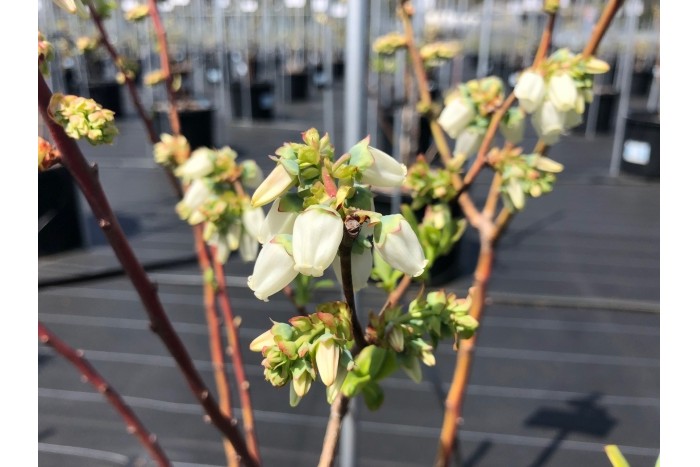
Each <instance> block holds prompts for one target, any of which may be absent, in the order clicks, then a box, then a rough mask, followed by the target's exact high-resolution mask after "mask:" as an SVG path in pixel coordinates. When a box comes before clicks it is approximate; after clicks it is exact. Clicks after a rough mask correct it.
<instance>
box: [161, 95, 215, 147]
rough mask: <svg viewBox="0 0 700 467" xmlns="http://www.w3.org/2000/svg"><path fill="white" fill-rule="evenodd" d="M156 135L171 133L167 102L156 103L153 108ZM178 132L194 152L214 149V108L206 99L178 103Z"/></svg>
mask: <svg viewBox="0 0 700 467" xmlns="http://www.w3.org/2000/svg"><path fill="white" fill-rule="evenodd" d="M153 114H154V118H153V123H154V126H155V130H156V133H158V134H161V133H172V129H171V128H170V120H169V118H168V104H167V102H157V103H156V104H155V105H154V108H153ZM178 115H179V117H180V132H181V133H182V135H183V136H184V137H185V138H187V141H188V142H189V143H190V147H191V148H192V149H193V150H194V149H197V148H199V147H202V146H206V147H208V148H211V147H214V108H213V106H212V104H211V102H209V101H208V100H206V99H191V100H187V101H182V102H180V103H179V108H178Z"/></svg>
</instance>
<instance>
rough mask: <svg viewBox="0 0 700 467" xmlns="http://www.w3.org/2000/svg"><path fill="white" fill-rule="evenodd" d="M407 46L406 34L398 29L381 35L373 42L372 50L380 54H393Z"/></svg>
mask: <svg viewBox="0 0 700 467" xmlns="http://www.w3.org/2000/svg"><path fill="white" fill-rule="evenodd" d="M405 48H406V36H405V35H404V34H402V33H400V32H396V31H394V32H390V33H388V34H385V35H383V36H379V37H377V38H376V39H375V40H374V42H373V43H372V50H373V51H374V53H376V54H380V55H393V54H395V53H396V51H397V50H400V49H405Z"/></svg>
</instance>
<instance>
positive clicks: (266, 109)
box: [231, 81, 275, 120]
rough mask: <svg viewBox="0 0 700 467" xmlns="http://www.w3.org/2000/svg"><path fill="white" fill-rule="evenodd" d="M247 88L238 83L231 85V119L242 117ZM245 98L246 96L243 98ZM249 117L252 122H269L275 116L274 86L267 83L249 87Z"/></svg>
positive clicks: (256, 83)
mask: <svg viewBox="0 0 700 467" xmlns="http://www.w3.org/2000/svg"><path fill="white" fill-rule="evenodd" d="M246 92H248V88H247V87H244V86H242V84H241V82H240V81H234V82H233V83H231V110H232V112H233V118H242V117H243V98H244V96H245V94H244V93H246ZM245 97H246V98H247V96H245ZM250 103H251V109H250V110H251V117H252V118H253V120H271V119H272V118H274V116H275V86H274V84H272V83H271V82H269V81H258V82H255V83H252V84H251V85H250Z"/></svg>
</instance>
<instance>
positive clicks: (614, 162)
mask: <svg viewBox="0 0 700 467" xmlns="http://www.w3.org/2000/svg"><path fill="white" fill-rule="evenodd" d="M642 8H643V6H642V4H641V2H640V1H639V0H637V1H634V0H632V1H629V2H628V3H627V4H626V5H625V37H627V38H628V39H627V46H626V47H625V55H624V57H623V63H622V65H623V67H622V77H621V82H620V84H621V89H620V105H619V106H618V108H617V115H616V118H615V138H614V140H613V150H612V158H611V160H610V176H611V177H617V176H618V175H620V161H621V159H622V144H623V139H624V137H625V119H626V118H627V112H628V110H629V104H630V91H631V87H632V69H633V65H634V63H633V62H634V37H635V32H636V31H637V25H638V23H639V16H640V15H641V13H642V11H641V10H642Z"/></svg>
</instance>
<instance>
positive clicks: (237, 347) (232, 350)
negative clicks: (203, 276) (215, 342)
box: [210, 247, 260, 462]
mask: <svg viewBox="0 0 700 467" xmlns="http://www.w3.org/2000/svg"><path fill="white" fill-rule="evenodd" d="M210 248H211V251H212V257H215V256H216V254H215V253H216V249H215V248H214V247H210ZM213 263H214V274H215V277H216V283H217V289H216V296H217V299H218V302H219V308H220V309H221V314H222V315H223V317H224V326H225V328H226V336H227V338H228V349H227V350H228V352H227V353H228V354H229V356H230V357H231V362H232V363H233V374H234V376H235V378H236V385H237V387H238V397H239V398H240V399H241V412H242V414H243V429H244V432H245V437H246V443H247V445H248V450H249V451H250V455H251V456H252V457H253V458H254V459H255V460H256V461H258V462H260V448H259V447H258V439H257V436H256V434H255V418H254V417H253V403H252V401H251V398H250V383H249V382H248V379H247V378H246V373H245V367H244V365H243V353H242V352H241V340H240V337H239V335H238V321H237V320H236V318H235V316H234V314H233V307H232V306H231V302H230V300H229V297H228V292H227V290H226V275H225V274H224V266H223V265H222V264H221V263H219V262H218V261H214V262H213Z"/></svg>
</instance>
